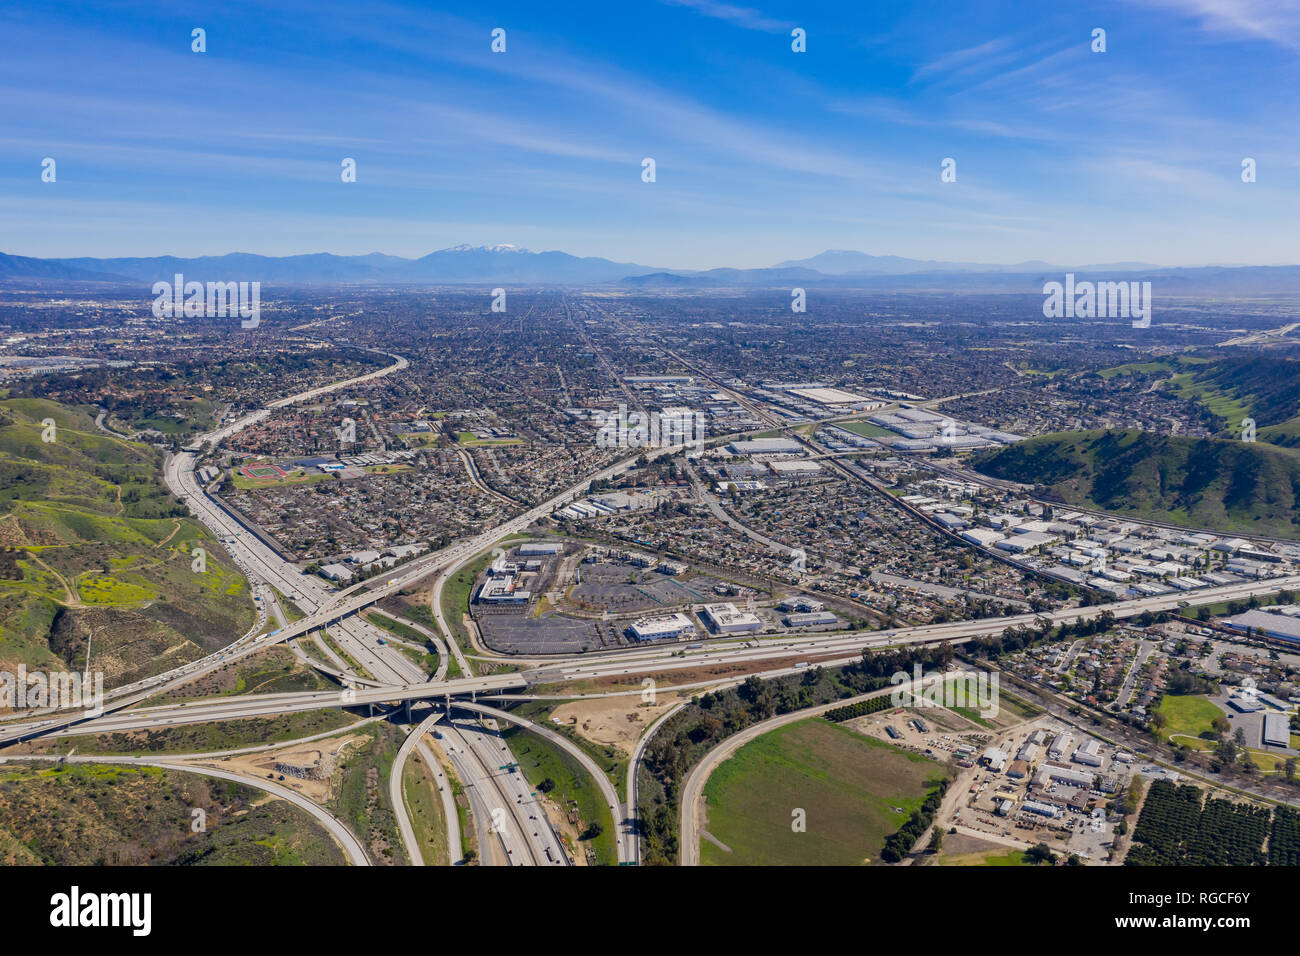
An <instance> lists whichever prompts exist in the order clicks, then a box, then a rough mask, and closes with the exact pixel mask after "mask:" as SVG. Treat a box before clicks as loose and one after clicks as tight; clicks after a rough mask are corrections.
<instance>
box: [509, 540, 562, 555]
mask: <svg viewBox="0 0 1300 956" xmlns="http://www.w3.org/2000/svg"><path fill="white" fill-rule="evenodd" d="M563 550H564V545H562V544H560V543H559V542H558V541H554V542H545V543H533V544H521V545H520V546H519V556H520V557H521V558H538V557H542V556H543V555H547V554H559V553H560V552H561V551H563Z"/></svg>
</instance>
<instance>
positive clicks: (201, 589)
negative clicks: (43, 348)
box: [0, 399, 254, 687]
mask: <svg viewBox="0 0 1300 956" xmlns="http://www.w3.org/2000/svg"><path fill="white" fill-rule="evenodd" d="M51 419H52V420H53V422H54V429H53V432H52V433H50V432H48V431H47V429H46V427H45V425H44V424H43V423H44V422H46V421H48V420H51ZM45 435H48V437H51V438H53V441H44V440H43V436H45ZM160 467H161V458H160V457H159V453H158V452H157V451H155V450H154V449H153V448H151V447H149V446H147V445H142V444H138V443H135V442H127V441H122V440H120V439H117V438H114V437H112V436H109V435H105V434H103V433H101V432H98V431H97V430H96V429H95V427H94V422H93V420H92V419H91V418H89V417H88V416H87V415H85V414H84V413H82V412H80V411H77V410H75V409H69V408H66V407H64V406H61V405H59V404H57V403H54V402H49V401H45V400H42V399H8V400H4V401H0V669H5V670H13V669H14V668H15V667H16V666H17V665H18V663H20V662H22V663H25V664H26V665H27V666H28V668H29V669H40V670H63V669H66V668H69V667H71V668H75V669H80V668H82V667H83V666H84V664H85V657H86V643H87V638H88V637H89V636H90V635H91V633H92V631H93V633H94V640H93V647H92V649H91V654H92V659H91V669H92V670H95V671H101V670H102V671H103V672H104V680H105V685H106V686H109V687H111V686H114V685H116V684H119V683H125V682H129V681H131V680H135V679H137V678H139V677H143V676H146V675H148V674H153V673H157V672H159V671H162V670H165V669H167V668H169V667H174V666H176V665H177V664H180V663H183V662H185V661H189V660H193V659H196V658H198V657H201V656H203V654H205V653H206V652H207V651H208V650H211V649H212V648H215V647H218V646H221V645H224V644H226V643H228V642H229V641H230V640H231V639H232V638H234V637H235V636H237V635H238V634H241V633H243V632H244V631H246V630H247V629H248V628H249V627H251V626H252V623H253V620H254V612H253V608H252V602H251V599H250V597H249V590H248V584H247V582H246V581H245V580H244V578H243V577H242V575H240V574H239V573H238V572H237V571H236V570H235V569H234V568H233V565H232V563H231V562H230V560H229V558H228V557H227V556H226V554H225V552H224V551H222V550H221V549H220V546H219V545H218V544H217V542H216V540H215V539H214V538H213V537H212V535H211V534H209V533H208V531H207V530H206V529H205V528H204V527H203V526H202V525H200V524H198V523H197V522H195V521H193V520H192V519H190V518H187V517H184V515H185V511H184V509H183V507H182V506H181V505H180V504H179V503H178V502H176V501H175V500H174V499H173V498H172V497H171V496H170V494H169V493H168V492H167V490H166V488H165V487H163V485H162V483H161V479H160V477H159V473H160ZM197 547H201V548H203V550H204V551H205V552H206V564H207V570H206V572H205V573H196V572H195V571H194V570H192V568H191V563H192V557H191V552H192V551H193V549H194V548H197Z"/></svg>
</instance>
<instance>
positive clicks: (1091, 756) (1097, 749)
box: [1070, 737, 1102, 767]
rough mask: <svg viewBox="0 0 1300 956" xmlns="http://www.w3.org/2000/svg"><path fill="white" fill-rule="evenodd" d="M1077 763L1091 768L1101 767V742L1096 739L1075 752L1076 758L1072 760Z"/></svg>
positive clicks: (1083, 744)
mask: <svg viewBox="0 0 1300 956" xmlns="http://www.w3.org/2000/svg"><path fill="white" fill-rule="evenodd" d="M1070 759H1071V760H1073V761H1074V762H1075V763H1081V764H1085V765H1087V766H1089V767H1100V766H1101V764H1102V756H1101V741H1100V740H1097V739H1096V738H1095V737H1094V738H1092V739H1090V740H1087V741H1085V742H1084V743H1082V744H1080V745H1079V748H1078V749H1077V750H1075V752H1074V756H1073V757H1071V758H1070Z"/></svg>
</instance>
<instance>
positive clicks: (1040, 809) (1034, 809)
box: [1020, 800, 1061, 819]
mask: <svg viewBox="0 0 1300 956" xmlns="http://www.w3.org/2000/svg"><path fill="white" fill-rule="evenodd" d="M1020 809H1022V810H1028V811H1029V812H1030V813H1037V814H1038V815H1039V816H1042V817H1051V818H1052V819H1055V818H1056V817H1059V816H1060V815H1061V808H1060V807H1055V806H1052V804H1050V803H1043V802H1041V801H1039V800H1026V801H1025V802H1024V803H1022V804H1021V805H1020Z"/></svg>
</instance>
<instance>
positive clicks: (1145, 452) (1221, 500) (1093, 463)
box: [973, 430, 1300, 537]
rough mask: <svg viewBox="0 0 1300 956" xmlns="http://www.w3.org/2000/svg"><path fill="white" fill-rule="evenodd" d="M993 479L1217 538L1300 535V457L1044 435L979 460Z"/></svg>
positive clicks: (1096, 435)
mask: <svg viewBox="0 0 1300 956" xmlns="http://www.w3.org/2000/svg"><path fill="white" fill-rule="evenodd" d="M973 464H974V467H975V468H976V469H978V470H979V471H981V472H983V473H984V474H987V475H991V476H993V477H995V478H1003V479H1007V480H1010V481H1019V482H1023V483H1025V484H1033V485H1041V486H1044V487H1045V488H1046V489H1048V491H1049V492H1050V493H1051V495H1053V496H1054V497H1057V498H1059V499H1060V500H1062V501H1065V502H1067V503H1069V504H1075V505H1081V506H1084V507H1092V508H1098V509H1101V510H1104V511H1113V512H1115V513H1117V514H1131V515H1134V516H1136V517H1142V518H1149V519H1152V520H1155V521H1166V522H1169V523H1171V524H1180V525H1189V526H1193V527H1203V528H1211V529H1214V530H1217V531H1225V532H1235V533H1238V534H1242V533H1257V534H1269V535H1279V536H1284V537H1300V511H1298V510H1297V505H1298V504H1300V456H1297V455H1295V454H1294V453H1293V452H1290V451H1286V450H1282V449H1279V448H1273V447H1271V446H1269V445H1265V444H1262V443H1259V442H1256V443H1254V444H1250V443H1246V442H1241V441H1236V440H1223V439H1214V438H1185V437H1179V436H1173V437H1171V436H1165V435H1156V434H1154V433H1151V432H1142V431H1137V430H1128V431H1085V432H1064V433H1060V434H1054V435H1041V436H1039V437H1038V438H1033V439H1030V440H1029V441H1024V442H1020V443H1018V444H1015V445H1010V446H1008V447H1006V448H1001V449H998V450H997V451H993V452H989V453H985V454H982V455H979V456H977V457H976V458H975V459H974V460H973Z"/></svg>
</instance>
